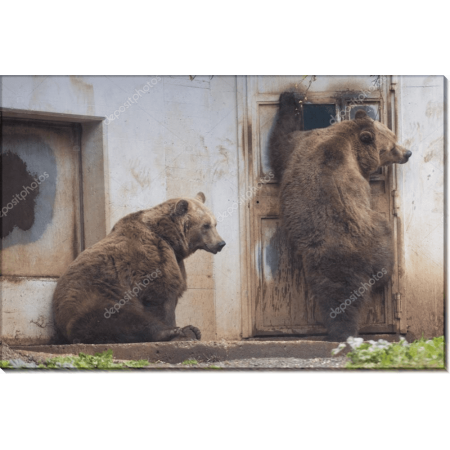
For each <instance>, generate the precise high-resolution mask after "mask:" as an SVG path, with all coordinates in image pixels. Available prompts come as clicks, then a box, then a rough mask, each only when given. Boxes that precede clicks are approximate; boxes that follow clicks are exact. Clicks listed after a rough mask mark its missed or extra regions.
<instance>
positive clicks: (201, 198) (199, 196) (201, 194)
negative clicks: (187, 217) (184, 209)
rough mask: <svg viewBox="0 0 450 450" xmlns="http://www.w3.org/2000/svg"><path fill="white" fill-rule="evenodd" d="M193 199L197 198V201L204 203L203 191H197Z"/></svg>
mask: <svg viewBox="0 0 450 450" xmlns="http://www.w3.org/2000/svg"><path fill="white" fill-rule="evenodd" d="M195 200H198V201H199V202H202V203H205V200H206V197H205V194H204V193H203V192H199V193H198V194H197V195H196V196H195Z"/></svg>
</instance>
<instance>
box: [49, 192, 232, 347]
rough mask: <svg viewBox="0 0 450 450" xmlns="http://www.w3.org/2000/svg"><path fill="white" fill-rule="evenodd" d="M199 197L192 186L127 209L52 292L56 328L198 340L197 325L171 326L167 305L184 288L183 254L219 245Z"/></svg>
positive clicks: (85, 334) (69, 333)
mask: <svg viewBox="0 0 450 450" xmlns="http://www.w3.org/2000/svg"><path fill="white" fill-rule="evenodd" d="M204 202H205V196H204V194H203V193H202V192H200V193H198V194H197V196H196V197H195V198H181V199H180V198H178V199H172V200H168V201H166V202H164V203H161V204H160V205H158V206H155V207H154V208H151V209H147V210H143V211H139V212H136V213H132V214H129V215H127V216H125V217H124V218H123V219H121V220H119V222H117V223H116V225H115V226H114V228H113V229H112V231H111V233H110V234H109V235H108V236H106V237H105V238H104V239H103V240H101V241H100V242H98V243H97V244H95V245H93V246H92V247H90V248H88V249H86V250H85V251H83V252H82V253H81V254H80V255H79V256H78V257H77V258H76V259H75V261H74V262H73V263H72V264H71V265H70V266H69V268H68V270H67V272H66V273H65V274H64V275H63V276H62V277H61V278H60V279H59V281H58V284H57V286H56V290H55V293H54V295H53V310H54V317H55V323H56V327H57V330H58V331H59V333H60V334H62V335H63V336H64V337H65V338H66V339H67V340H68V341H69V342H71V343H72V342H82V343H92V344H93V343H114V342H121V343H127V342H154V341H169V340H173V339H176V340H185V339H190V338H196V339H200V337H201V333H200V330H199V329H198V328H196V327H193V326H192V325H189V326H187V327H184V328H182V329H181V328H178V327H177V326H176V324H175V308H176V306H177V302H178V299H179V298H180V297H181V295H182V294H183V292H184V291H185V290H186V271H185V268H184V263H183V260H184V259H185V258H187V257H188V256H189V255H192V254H193V253H194V252H195V251H197V250H200V249H203V250H206V251H208V252H211V253H214V254H216V253H217V252H220V251H221V250H222V248H223V247H224V246H225V242H224V241H223V239H222V238H221V237H220V236H219V234H218V233H217V230H216V225H217V220H216V219H215V217H214V216H213V214H212V213H211V212H210V211H209V209H208V208H206V206H205V205H204Z"/></svg>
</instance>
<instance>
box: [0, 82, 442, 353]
mask: <svg viewBox="0 0 450 450" xmlns="http://www.w3.org/2000/svg"><path fill="white" fill-rule="evenodd" d="M324 78H325V77H318V78H317V83H318V84H317V86H318V87H317V86H316V89H319V88H320V86H321V84H320V83H322V84H323V86H325V87H326V86H329V81H327V80H324ZM0 80H1V87H0V95H1V96H0V106H1V108H2V109H3V113H4V114H6V115H10V116H13V117H23V118H27V117H29V118H33V119H41V120H50V121H58V120H63V121H66V122H70V123H72V122H75V123H82V127H83V128H82V135H81V147H82V149H81V151H82V156H83V159H82V170H83V177H84V178H86V180H85V181H84V184H83V190H84V192H83V202H84V203H83V204H84V208H85V211H87V214H85V216H86V217H84V218H83V220H84V230H85V236H84V242H86V246H89V245H92V244H93V243H94V242H96V241H98V240H99V239H100V238H101V237H102V236H103V235H104V234H106V233H107V232H109V230H110V229H111V228H112V226H113V225H114V223H115V222H116V221H117V220H119V219H120V218H121V217H123V216H124V215H125V214H128V213H130V212H133V211H136V210H139V209H144V208H149V207H152V206H154V205H156V204H158V203H160V202H162V201H165V200H166V199H167V198H171V197H176V196H194V195H195V194H196V193H197V192H198V191H203V192H204V193H205V194H206V204H207V206H208V207H210V208H211V209H212V211H213V212H214V213H215V214H216V216H219V215H220V214H221V213H223V212H225V211H226V210H227V208H229V207H231V206H232V205H233V203H234V202H236V201H238V199H239V196H240V194H241V193H242V192H245V190H246V185H245V182H244V181H243V180H245V174H243V173H242V171H243V164H242V162H243V158H245V155H243V154H241V152H242V148H241V147H239V139H240V138H239V136H240V134H242V133H243V132H242V129H243V128H242V127H243V126H244V124H243V117H242V116H240V115H239V111H238V109H239V108H238V106H237V101H238V100H237V99H239V96H242V95H243V92H237V91H238V90H239V89H238V87H237V80H236V77H231V76H229V77H228V76H227V77H223V76H214V77H210V76H195V77H194V78H192V77H189V76H156V75H149V76H139V77H116V76H114V77H110V76H106V77H89V76H82V77H76V76H72V77H45V76H27V77H2V78H0ZM443 83H444V79H443V77H398V83H397V92H396V102H397V126H398V131H399V136H400V142H403V144H404V145H406V146H409V147H410V148H411V150H412V151H413V152H414V156H413V157H412V158H411V160H410V162H409V163H408V164H407V165H405V166H402V167H401V168H400V170H399V171H398V176H399V179H398V182H399V184H398V190H399V195H400V198H401V208H402V220H403V230H404V242H403V243H402V246H403V247H402V248H404V264H403V269H404V273H403V286H404V287H403V289H404V291H403V295H402V298H403V310H404V311H403V313H404V315H405V317H406V320H407V328H408V332H409V334H410V336H420V335H421V333H422V331H423V332H424V333H425V335H427V336H430V335H437V334H442V332H443V297H442V296H443V173H444V166H443V145H444V142H443V120H444V107H443ZM275 84H276V83H275ZM146 86H147V88H146ZM264 86H266V90H267V92H271V93H272V92H273V89H272V87H271V86H272V85H271V81H270V80H268V81H267V82H265V83H264ZM273 94H274V95H275V94H276V92H273ZM130 99H131V100H133V101H130ZM134 99H135V100H134ZM114 114H115V115H114ZM239 133H240V134H239ZM99 148H100V152H99V151H98V149H99ZM90 149H94V150H95V151H94V150H93V151H91V150H90ZM75 150H76V149H75ZM78 150H79V149H78ZM100 166H101V168H100ZM100 169H101V170H100ZM48 173H50V172H48ZM239 180H241V186H239ZM100 201H101V203H102V205H100ZM100 206H101V207H100ZM102 208H103V209H102ZM242 220H243V219H242V217H241V214H240V210H233V213H232V214H231V215H229V217H227V219H226V220H225V221H223V222H220V223H219V225H218V230H219V232H220V234H221V236H222V237H223V238H224V239H225V241H226V242H227V246H226V247H225V249H224V251H223V252H222V253H220V254H218V255H216V256H213V255H211V254H208V253H205V252H198V253H197V254H195V255H194V256H192V257H191V258H189V259H188V260H187V264H186V267H187V273H188V291H187V292H186V294H185V295H184V296H183V298H182V300H181V301H180V303H179V306H178V309H177V321H178V325H180V326H183V325H187V324H193V325H196V326H198V327H199V328H200V329H201V330H202V334H203V337H204V339H205V340H211V339H222V338H224V339H239V338H240V337H241V335H242V330H243V323H244V322H245V323H248V322H249V315H250V314H253V313H254V312H253V311H249V310H248V309H246V307H244V305H243V300H242V299H243V298H244V297H245V294H246V287H244V284H243V282H242V280H243V278H244V276H243V273H245V264H246V261H245V260H244V258H243V255H244V254H245V252H244V251H243V249H244V247H245V245H246V242H245V236H244V235H243V234H242V233H241V230H242V226H243V223H242ZM4 264H7V261H3V260H2V274H4V273H5V272H4V270H3V268H4V267H5V266H4ZM52 275H53V274H52ZM56 279H57V278H56V277H55V276H48V277H47V276H42V277H35V278H27V277H24V278H17V277H10V276H6V277H5V276H3V277H2V301H1V306H2V310H1V316H2V331H1V335H2V336H3V338H4V339H5V340H6V341H9V342H11V343H19V342H20V343H23V344H27V343H46V342H49V340H50V338H51V336H52V334H53V324H52V317H51V293H52V291H53V289H54V286H55V284H56ZM244 291H245V292H244ZM241 311H243V312H242V313H241Z"/></svg>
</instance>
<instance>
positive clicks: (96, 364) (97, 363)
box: [38, 350, 149, 370]
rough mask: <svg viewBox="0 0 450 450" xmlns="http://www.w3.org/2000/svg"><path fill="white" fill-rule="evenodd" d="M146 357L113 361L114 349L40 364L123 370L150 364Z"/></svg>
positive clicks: (45, 367) (72, 367) (56, 367)
mask: <svg viewBox="0 0 450 450" xmlns="http://www.w3.org/2000/svg"><path fill="white" fill-rule="evenodd" d="M148 364H149V362H148V361H146V360H145V359H141V360H139V361H126V362H124V363H116V362H114V361H113V352H112V350H106V351H105V352H103V353H96V354H95V355H94V356H92V355H86V354H84V353H79V355H78V356H56V357H55V358H51V359H48V360H47V361H46V362H45V364H39V366H38V368H39V369H81V370H93V369H99V370H123V369H129V368H132V369H136V368H141V367H145V366H148Z"/></svg>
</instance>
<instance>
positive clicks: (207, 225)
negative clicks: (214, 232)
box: [203, 223, 211, 230]
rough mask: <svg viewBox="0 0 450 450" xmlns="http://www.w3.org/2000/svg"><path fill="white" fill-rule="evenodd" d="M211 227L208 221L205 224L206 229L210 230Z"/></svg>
mask: <svg viewBox="0 0 450 450" xmlns="http://www.w3.org/2000/svg"><path fill="white" fill-rule="evenodd" d="M210 228H211V225H210V224H209V223H206V224H205V225H203V229H204V230H209V229H210Z"/></svg>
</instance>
